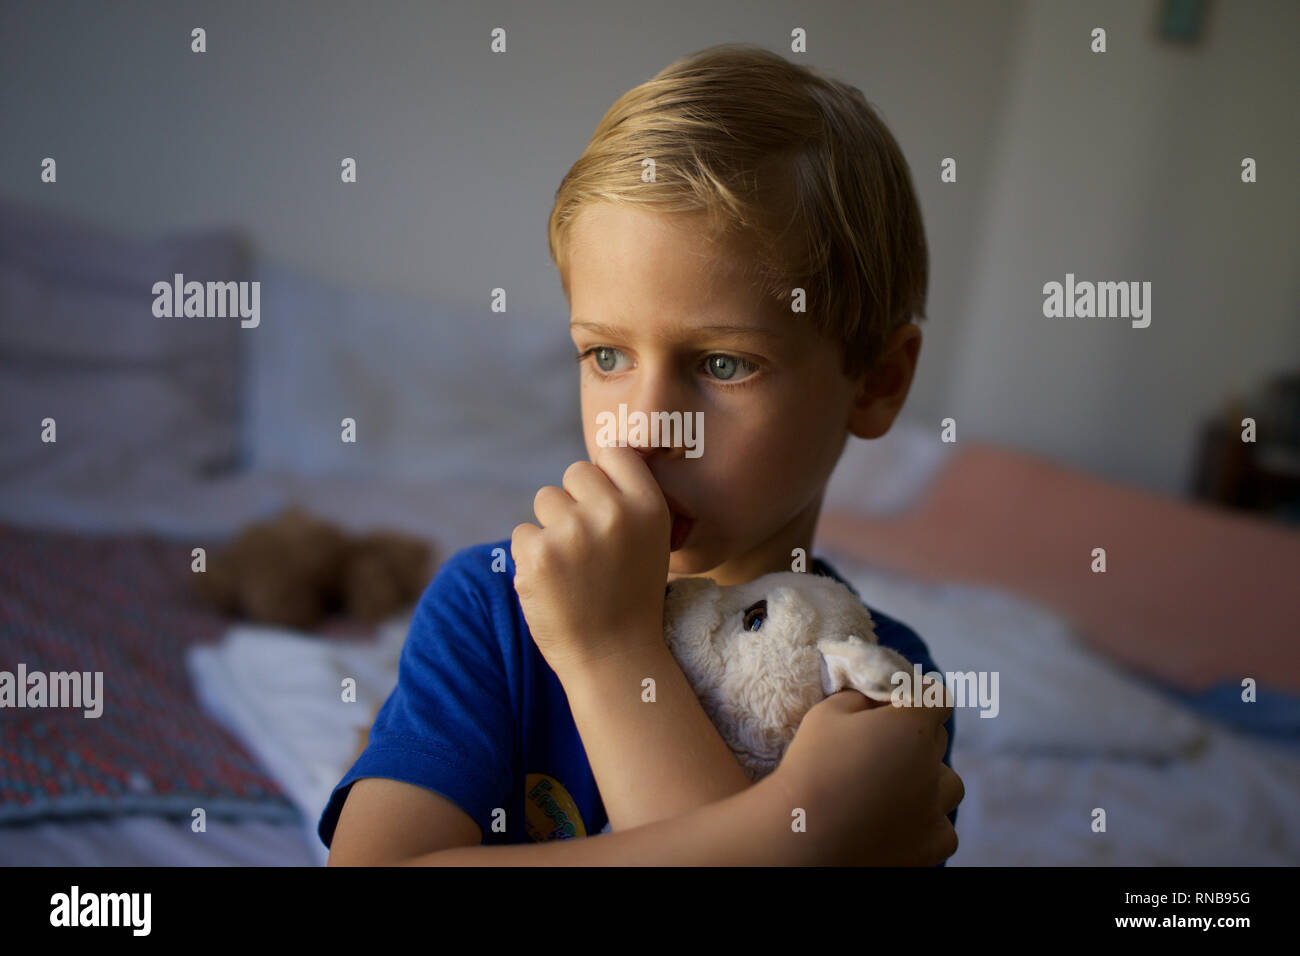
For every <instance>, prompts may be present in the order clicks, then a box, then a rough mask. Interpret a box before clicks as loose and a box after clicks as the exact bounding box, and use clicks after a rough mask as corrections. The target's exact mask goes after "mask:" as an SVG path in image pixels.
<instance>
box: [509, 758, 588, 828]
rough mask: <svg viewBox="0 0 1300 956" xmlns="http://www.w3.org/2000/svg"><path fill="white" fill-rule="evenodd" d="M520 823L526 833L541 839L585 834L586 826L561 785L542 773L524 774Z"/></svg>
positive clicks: (571, 798) (571, 799) (575, 804)
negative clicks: (522, 808)
mask: <svg viewBox="0 0 1300 956" xmlns="http://www.w3.org/2000/svg"><path fill="white" fill-rule="evenodd" d="M524 789H525V793H524V826H525V828H526V829H527V831H528V835H529V836H530V837H531V838H532V839H534V840H536V841H537V842H539V843H540V842H541V841H543V840H572V839H574V838H576V837H585V836H586V835H587V827H586V825H585V824H584V823H583V822H582V815H581V814H580V813H578V805H577V803H575V802H574V800H573V797H571V796H570V795H569V791H568V790H565V789H564V784H562V783H560V781H558V780H556V779H555V778H554V777H552V776H549V775H547V774H544V773H530V774H528V775H527V776H526V777H524Z"/></svg>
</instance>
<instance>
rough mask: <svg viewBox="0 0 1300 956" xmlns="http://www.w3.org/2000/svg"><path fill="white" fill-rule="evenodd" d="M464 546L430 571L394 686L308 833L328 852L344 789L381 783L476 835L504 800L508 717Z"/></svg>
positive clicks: (495, 648)
mask: <svg viewBox="0 0 1300 956" xmlns="http://www.w3.org/2000/svg"><path fill="white" fill-rule="evenodd" d="M488 560H490V559H485V558H483V556H482V555H479V554H477V552H476V550H475V549H473V548H467V549H465V550H463V551H460V552H458V553H457V554H456V555H454V556H453V557H452V558H450V559H449V560H448V561H447V562H445V563H444V564H443V566H442V568H440V569H439V571H438V574H437V575H436V576H435V577H434V579H433V581H432V582H431V583H430V584H429V586H428V587H427V588H426V589H425V591H424V594H423V595H422V596H421V598H420V601H419V603H418V604H417V605H416V609H415V612H414V614H413V615H412V619H411V627H410V631H409V633H408V634H407V638H406V642H405V644H404V645H403V646H402V653H401V657H400V660H399V663H398V674H397V687H396V688H395V689H394V690H393V692H392V694H390V695H389V697H388V700H387V701H386V702H385V703H384V705H383V706H382V707H381V708H380V710H379V714H378V716H377V717H376V718H375V723H374V726H373V728H372V729H371V731H370V740H369V744H368V746H367V747H366V749H365V750H364V751H362V753H361V755H360V756H359V757H358V758H357V761H356V763H354V764H353V765H352V768H351V769H350V770H349V771H348V772H347V774H346V775H345V776H344V777H343V779H342V780H341V781H340V782H339V784H338V785H337V786H336V787H335V788H334V791H333V793H332V794H331V795H330V798H329V802H328V803H327V804H326V806H325V810H324V812H323V813H322V815H321V819H320V822H319V823H318V825H317V834H318V835H319V836H320V838H321V840H322V842H324V844H325V845H326V846H329V845H330V843H331V841H332V840H333V837H334V827H335V825H336V824H337V822H338V817H339V812H340V811H341V810H342V808H343V803H344V801H345V800H346V798H347V794H348V791H349V790H350V789H351V786H352V784H353V783H355V782H356V781H357V780H360V779H362V778H364V777H386V778H389V779H391V780H401V781H404V782H406V783H412V784H415V785H417V786H421V787H425V788H427V789H429V790H433V791H435V792H436V793H440V794H442V795H443V796H444V797H446V798H447V799H449V800H451V801H452V802H453V803H455V804H456V805H457V806H459V807H460V808H461V809H462V810H464V811H465V812H466V813H467V814H469V816H471V817H473V819H474V821H475V822H476V823H478V825H479V827H480V828H482V830H483V831H484V832H485V833H486V832H487V830H488V826H489V824H490V822H491V817H492V812H493V810H494V809H495V808H497V807H502V806H504V805H505V802H506V800H507V799H508V797H509V793H510V783H511V780H510V755H511V754H512V753H513V750H514V718H513V711H512V707H511V702H510V700H511V699H510V692H509V683H508V681H507V679H506V669H505V666H504V662H503V661H504V658H503V651H502V647H501V644H500V641H499V639H498V636H497V634H496V632H495V628H494V626H493V621H492V618H491V616H490V614H489V607H488V605H489V602H488V600H487V598H486V596H485V595H484V593H483V589H482V585H481V583H480V582H482V579H483V577H484V575H486V574H490V573H491V571H490V570H488Z"/></svg>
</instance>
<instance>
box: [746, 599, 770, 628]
mask: <svg viewBox="0 0 1300 956" xmlns="http://www.w3.org/2000/svg"><path fill="white" fill-rule="evenodd" d="M766 620H767V601H766V600H763V601H757V602H755V603H753V604H751V605H750V606H749V607H747V608H745V630H747V631H757V630H758V629H759V628H761V627H762V626H763V622H764V621H766Z"/></svg>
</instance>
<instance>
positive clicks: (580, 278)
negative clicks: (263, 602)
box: [319, 45, 961, 864]
mask: <svg viewBox="0 0 1300 956" xmlns="http://www.w3.org/2000/svg"><path fill="white" fill-rule="evenodd" d="M550 245H551V254H552V257H553V259H554V260H555V263H556V266H557V268H558V269H559V272H560V276H561V281H562V283H563V286H564V290H565V294H566V297H567V299H568V301H569V306H570V310H571V324H570V334H571V336H572V338H573V342H574V345H575V346H576V351H577V355H576V357H577V359H578V360H579V362H580V376H581V383H582V384H581V396H582V400H581V406H582V409H581V411H582V425H583V432H584V437H585V439H586V445H587V450H588V454H589V456H590V458H591V460H590V461H585V462H577V463H575V464H574V465H572V466H571V467H570V468H569V469H568V470H567V471H566V472H565V474H564V477H563V488H562V489H561V488H558V487H554V486H548V487H545V488H542V489H541V490H540V491H539V492H538V493H537V496H536V498H535V500H534V510H535V512H536V516H537V524H522V525H520V526H518V527H516V528H515V529H514V532H513V534H512V536H511V538H510V539H509V540H508V541H505V540H503V541H498V542H492V543H488V544H483V545H479V546H476V547H471V548H466V549H464V550H462V551H460V552H459V553H457V554H456V555H454V556H453V557H451V558H450V559H449V560H448V561H447V562H446V563H445V564H444V565H443V566H442V568H440V569H439V571H438V574H437V575H436V577H435V578H434V580H433V582H432V583H431V584H430V585H429V587H428V588H427V589H426V591H425V592H424V595H423V596H422V598H421V600H420V603H419V605H418V607H417V609H416V612H415V616H414V618H413V621H412V624H411V631H410V635H409V636H408V639H407V641H406V644H405V646H404V648H403V651H402V657H401V663H400V670H399V677H398V685H397V688H396V689H395V690H394V692H393V694H392V695H391V696H390V697H389V699H388V701H387V702H386V703H385V705H384V706H383V708H382V709H381V710H380V711H379V714H378V716H377V718H376V720H375V723H374V727H373V728H372V730H371V734H370V742H369V746H368V747H367V748H366V749H365V751H363V752H362V754H361V755H360V757H359V758H358V759H357V761H356V763H355V764H354V765H353V767H352V768H351V770H349V771H348V773H347V775H346V776H345V777H344V778H343V780H342V781H341V782H340V783H339V785H338V787H337V788H336V789H335V790H334V792H333V794H332V796H331V798H330V801H329V803H328V805H327V806H326V808H325V811H324V813H323V815H322V817H321V820H320V824H319V834H320V837H321V839H322V840H323V841H324V842H325V844H326V845H327V846H330V847H331V857H330V862H331V863H357V862H361V863H367V862H368V863H392V862H414V863H438V862H444V863H445V862H455V863H459V864H464V863H466V862H481V863H523V862H554V863H565V862H629V861H631V860H636V861H638V862H673V861H680V862H705V863H707V862H756V861H758V860H760V859H761V860H763V861H766V862H774V861H779V862H821V861H823V860H825V859H826V858H827V857H829V856H831V855H833V854H834V853H836V852H847V851H842V850H839V849H838V848H839V847H840V846H841V845H844V846H847V845H849V844H853V845H859V844H856V843H854V841H859V842H860V845H861V846H863V847H868V846H869V847H870V848H871V849H870V851H869V852H868V851H867V850H864V851H863V853H864V855H863V856H861V857H855V858H854V860H855V861H856V860H859V859H860V860H863V861H867V860H870V861H873V862H891V861H893V862H928V863H937V862H940V861H941V860H942V859H944V858H946V857H947V856H948V855H949V854H951V852H952V851H953V850H954V849H955V848H956V840H955V834H954V833H953V832H952V824H953V823H955V819H956V814H955V807H956V804H957V802H958V801H959V800H960V799H961V785H960V781H959V779H958V778H957V776H956V774H954V773H952V771H951V769H950V768H948V767H947V766H946V765H947V763H948V760H949V755H950V753H951V740H952V731H953V728H952V718H951V709H950V708H948V709H939V708H917V709H915V710H913V709H909V708H889V707H884V708H879V709H867V710H865V711H864V710H863V708H866V707H867V705H866V704H865V699H864V698H862V697H861V696H860V695H856V694H852V695H845V694H839V695H835V696H834V697H832V698H831V699H830V700H829V701H827V702H823V703H822V704H819V705H818V706H817V708H814V711H813V712H812V713H810V714H809V716H808V717H807V718H805V721H804V725H802V726H801V727H800V730H799V735H798V736H797V737H796V739H795V742H794V744H792V745H791V748H790V750H789V752H788V753H787V758H786V760H783V762H782V765H781V766H780V767H778V768H777V770H776V771H774V773H773V774H772V775H770V777H769V778H765V780H764V781H761V782H760V783H759V784H757V785H754V786H752V787H751V786H750V784H749V781H748V779H747V778H746V776H745V775H744V772H743V771H742V770H741V767H740V765H739V763H738V762H737V761H736V759H735V757H734V756H733V755H732V754H731V752H730V750H729V749H728V747H727V746H726V744H725V743H724V742H723V741H722V739H721V737H720V736H719V735H718V733H717V731H716V730H715V729H714V728H713V726H712V724H711V723H710V721H709V719H708V717H707V715H706V714H705V713H704V710H703V708H702V707H701V705H700V704H699V701H698V700H697V699H696V697H695V695H694V693H693V692H692V691H691V688H690V686H689V684H688V683H687V681H686V678H685V677H684V676H683V674H682V672H681V669H680V668H679V667H678V666H677V664H676V662H675V661H674V660H673V658H672V655H671V653H670V652H669V651H668V649H667V647H666V646H665V643H664V640H663V636H662V626H663V601H664V588H665V584H666V582H671V581H672V580H674V579H676V578H678V577H683V576H696V575H699V576H707V577H711V578H713V579H714V580H715V581H717V582H718V583H719V584H721V585H730V584H736V583H740V582H745V581H750V580H753V579H754V578H756V577H758V576H759V575H762V574H766V573H768V572H772V571H789V570H792V569H795V568H798V567H799V563H798V561H799V557H800V556H801V555H810V554H811V549H812V540H813V534H814V529H815V526H816V523H817V518H818V514H819V511H820V508H821V502H822V496H823V493H824V490H825V487H826V483H827V481H828V479H829V477H830V474H831V471H832V470H833V468H834V467H835V464H836V462H837V461H838V459H839V457H840V454H841V452H842V450H843V448H844V446H845V443H846V441H847V440H848V436H849V435H850V434H852V435H854V436H857V437H859V438H866V439H870V438H877V437H879V436H881V435H883V434H884V433H885V432H887V431H888V430H889V428H890V426H891V424H892V423H893V420H894V418H895V416H896V415H897V413H898V411H899V409H900V407H901V406H902V404H903V401H904V400H905V398H906V396H907V392H908V389H909V388H910V385H911V379H912V374H913V371H914V369H915V365H916V360H917V355H918V352H919V348H920V339H921V334H920V331H919V330H918V329H917V328H916V326H915V325H913V324H912V322H911V319H912V317H914V316H915V317H922V316H923V308H924V300H925V291H926V283H927V278H928V276H927V269H928V263H927V250H926V243H925V236H924V230H923V226H922V222H921V217H920V211H919V208H918V205H917V202H916V198H915V196H914V193H913V191H912V185H911V181H910V176H909V173H908V169H907V165H906V163H905V161H904V159H903V157H902V154H901V151H900V150H899V148H898V145H897V143H896V142H895V141H894V139H893V137H892V136H891V135H890V133H889V131H888V130H887V129H886V128H885V126H884V125H883V123H881V121H880V120H879V118H878V117H877V116H876V115H875V113H874V112H873V111H872V109H871V107H870V106H869V105H868V104H867V103H866V101H865V100H864V99H863V98H862V95H861V94H860V93H859V92H857V91H856V90H854V89H852V88H851V87H848V86H845V85H843V84H841V83H839V82H836V81H833V80H828V79H825V78H822V77H821V76H819V75H817V74H815V73H813V72H811V71H808V70H805V69H804V68H801V67H797V66H794V65H792V64H790V63H789V62H787V61H786V60H784V59H783V58H781V57H779V56H777V55H775V54H772V53H768V52H766V51H763V50H760V49H757V48H753V47H743V46H735V45H723V46H720V47H714V48H711V49H709V50H705V51H702V52H701V53H698V54H695V55H694V56H691V57H687V58H685V59H683V60H681V61H679V62H677V63H675V64H672V65H671V66H669V67H668V68H666V69H665V70H663V71H662V72H661V73H660V74H659V75H657V76H656V77H654V78H653V79H651V80H650V81H648V82H647V83H644V84H642V85H641V86H639V87H637V88H635V89H633V90H631V91H630V92H628V93H627V94H625V95H624V96H623V97H621V98H620V99H619V100H618V101H617V102H616V103H615V104H614V105H613V107H611V109H610V110H609V112H608V113H607V114H606V116H605V117H604V119H603V120H602V121H601V123H600V125H599V126H598V128H597V129H596V132H595V135H594V136H593V137H592V140H591V142H590V143H589V145H588V146H587V149H586V151H585V152H584V153H583V155H582V156H581V157H580V158H579V160H578V161H577V163H575V164H574V166H573V168H572V169H571V170H570V171H569V173H568V175H567V176H566V177H565V178H564V180H563V182H562V184H561V186H560V188H559V190H558V192H557V194H556V200H555V206H554V209H553V211H552V214H551V220H550ZM620 405H623V406H626V409H625V412H627V413H629V414H630V413H634V412H637V411H642V412H644V413H646V414H651V413H652V412H655V411H668V412H679V413H681V415H682V416H683V417H686V416H691V417H693V419H694V420H696V421H699V422H701V423H702V424H703V425H704V426H705V427H704V429H703V431H702V432H700V433H699V434H698V435H696V441H697V444H698V448H697V450H694V451H691V452H690V454H688V453H687V452H688V451H689V449H685V448H683V447H667V446H666V445H665V444H664V443H662V442H661V443H659V444H653V443H650V442H647V441H645V440H639V441H631V440H629V445H630V447H619V446H617V445H610V444H609V443H608V440H607V439H608V435H607V433H604V432H602V430H601V427H600V425H599V420H600V416H602V414H603V413H609V414H611V415H617V414H618V413H619V410H620ZM679 444H680V443H679ZM807 570H808V571H810V572H811V573H814V574H824V575H830V576H832V577H835V578H837V579H839V575H838V574H836V572H835V571H834V570H833V569H832V568H831V567H830V566H829V565H827V564H826V563H825V562H824V561H822V560H820V559H817V558H813V559H811V561H810V562H809V563H808V564H807ZM841 580H842V579H841ZM871 613H872V616H873V618H874V619H875V621H876V632H877V635H878V637H879V640H880V642H881V643H882V644H885V645H887V646H890V647H893V648H895V649H896V650H898V651H899V652H900V653H902V654H903V655H904V656H905V657H907V658H908V659H909V660H911V661H914V662H919V663H920V664H921V668H922V671H923V672H924V673H928V672H930V671H932V670H936V669H937V668H935V665H934V662H933V661H931V660H930V656H929V653H928V651H927V650H926V647H925V645H924V644H923V643H922V642H921V640H920V639H919V638H918V637H917V636H916V634H914V633H913V632H912V631H911V630H910V629H909V628H907V627H906V626H905V625H903V624H901V623H899V622H897V621H894V620H892V619H890V618H889V617H887V616H886V615H884V614H882V613H880V612H879V611H875V610H872V612H871ZM647 678H649V679H652V680H653V685H650V684H648V683H647ZM650 686H652V687H653V699H652V700H651V699H650V697H649V696H647V693H646V688H647V687H650ZM846 696H851V697H856V698H857V701H856V702H853V703H846V702H844V701H843V700H842V698H844V697H846ZM832 702H833V703H832ZM853 711H862V712H861V713H854V714H853V716H854V719H855V720H857V721H858V722H857V723H854V724H853V725H852V729H851V730H850V728H849V726H848V723H847V721H848V717H847V716H841V713H842V714H843V715H847V714H848V713H850V712H853ZM891 711H892V713H890V712H891ZM916 711H928V713H917V712H916ZM936 711H937V712H936ZM814 715H815V716H814ZM828 715H835V716H828ZM837 718H838V720H837ZM840 721H842V722H840ZM909 729H910V731H911V734H910V736H909V733H908V732H907V731H908V730H909ZM918 731H919V733H918ZM837 735H838V736H837ZM832 740H837V741H839V745H838V746H839V748H840V750H839V751H837V750H835V749H832V748H830V741H832ZM796 752H797V753H798V755H799V759H793V755H795V754H796ZM855 755H856V756H855ZM940 757H941V758H942V760H940ZM855 760H856V761H858V762H856V763H855V762H854V761H855ZM863 761H867V762H863ZM787 763H790V764H791V766H792V767H793V768H795V769H789V770H787V767H786V764H787ZM884 763H887V764H888V766H889V767H890V769H891V772H890V773H884V772H877V773H872V772H871V771H872V770H873V768H874V767H876V766H880V765H882V764H884ZM855 774H856V776H854V775H855ZM831 780H834V781H836V782H837V783H838V784H839V785H840V786H844V785H845V784H846V783H848V782H849V781H853V785H854V789H847V788H846V789H842V790H834V789H832V788H831V787H830V786H829V782H830V781H831ZM814 781H815V782H816V783H817V784H820V786H816V785H814ZM828 793H836V794H837V796H836V797H835V798H834V799H830V800H828V799H827V798H826V794H828ZM795 800H798V801H802V802H800V803H793V802H791V801H795ZM805 804H813V805H815V806H816V807H817V808H818V810H817V814H818V815H817V816H816V823H817V824H818V834H819V835H818V837H817V839H816V840H814V839H811V838H809V839H806V840H803V841H802V842H798V841H797V840H792V838H791V837H789V836H786V833H787V831H792V830H794V829H795V828H791V827H790V821H791V819H792V816H791V814H792V812H793V808H795V807H802V808H803V810H804V811H805V812H807V813H809V814H810V820H811V819H813V817H812V814H813V811H812V810H811V809H810V808H809V807H808V806H806V805H805ZM950 811H951V812H950ZM868 817H869V818H870V819H867V818H868ZM831 820H838V821H842V823H841V824H840V825H841V826H842V828H843V829H841V830H840V831H836V832H837V833H838V835H839V836H840V837H842V838H843V839H842V840H841V842H840V843H834V841H832V842H831V843H826V842H817V841H823V840H825V839H826V837H825V834H826V833H827V832H828V830H829V821H831ZM607 822H608V823H609V824H610V829H611V831H612V832H611V833H610V834H608V835H605V836H601V837H600V839H598V840H571V839H569V838H575V837H584V836H592V835H596V834H599V833H600V831H601V830H602V828H603V827H604V826H605V824H606V823H607ZM854 828H857V829H854ZM811 830H812V826H811V824H810V826H809V831H811ZM850 830H853V833H852V834H850V832H849V831H850ZM887 833H888V834H889V836H888V837H886V836H885V834H887ZM758 834H763V835H764V839H763V840H761V841H759V843H761V844H762V847H763V849H762V850H754V849H742V848H749V847H752V846H754V845H755V841H754V840H753V839H750V838H753V837H756V836H757V835H758ZM889 840H893V841H894V843H893V844H891V847H892V848H888V849H887V848H886V844H887V843H888V841H889ZM534 841H537V842H540V843H545V844H546V850H545V853H543V852H541V851H542V850H543V848H542V847H540V846H531V845H527V844H531V843H533V842H534ZM873 841H874V842H873ZM479 843H482V844H487V845H489V846H488V847H487V848H484V847H481V846H477V844H479ZM494 844H497V845H499V844H507V845H508V844H526V845H525V846H523V847H510V848H507V847H500V846H491V845H494ZM832 844H833V845H832ZM921 844H925V849H922V848H921ZM562 846H563V847H564V848H563V849H562V848H561V847H562ZM455 847H465V848H467V849H463V850H453V849H452V848H455ZM935 847H941V849H937V850H936V849H935ZM439 851H442V852H439ZM758 853H767V854H770V855H768V856H755V855H754V854H758ZM819 854H820V855H819Z"/></svg>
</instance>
